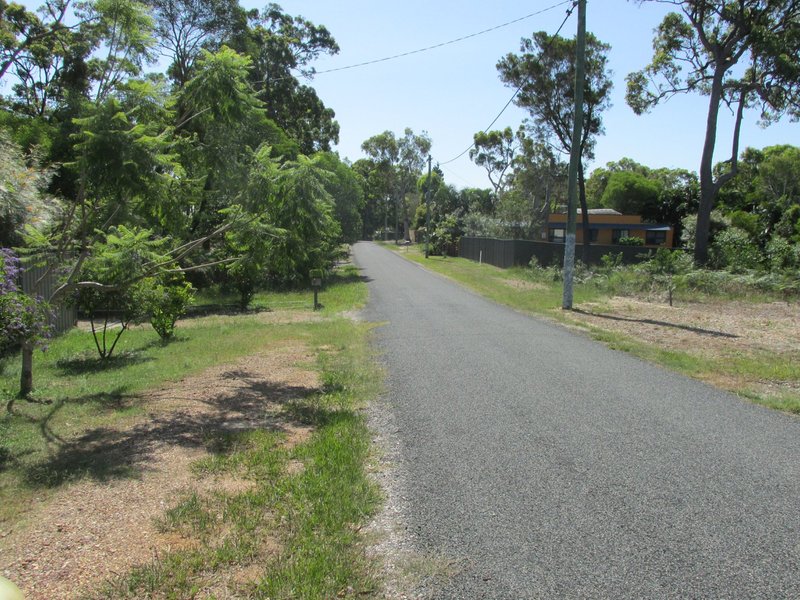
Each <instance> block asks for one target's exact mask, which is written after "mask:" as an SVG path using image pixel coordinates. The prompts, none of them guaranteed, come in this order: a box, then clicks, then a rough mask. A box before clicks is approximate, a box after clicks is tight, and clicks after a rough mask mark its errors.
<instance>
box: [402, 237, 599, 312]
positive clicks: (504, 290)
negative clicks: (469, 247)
mask: <svg viewBox="0 0 800 600" xmlns="http://www.w3.org/2000/svg"><path fill="white" fill-rule="evenodd" d="M387 247H389V248H391V249H396V248H397V247H396V246H394V245H387ZM396 251H397V252H398V254H400V255H401V256H404V257H405V258H407V259H408V260H411V261H414V262H416V263H419V264H421V265H423V266H424V267H426V268H427V269H430V270H431V271H434V272H436V273H439V274H441V275H445V276H446V277H449V278H450V279H453V280H455V281H457V282H459V283H461V284H462V285H464V286H466V287H468V288H470V289H472V290H474V291H475V292H477V293H479V294H481V295H482V296H485V297H487V298H490V299H492V300H494V301H495V302H498V303H500V304H505V305H506V306H510V307H512V308H515V309H517V310H521V311H526V312H532V313H536V314H542V315H548V316H550V317H553V318H560V314H559V311H560V308H561V301H562V288H561V282H541V281H534V280H532V279H531V278H529V277H527V276H526V271H525V269H520V268H516V269H500V268H498V267H494V266H492V265H488V264H478V263H476V262H475V261H472V260H467V259H465V258H456V257H446V258H443V257H441V256H430V257H429V258H427V259H426V258H425V256H424V254H423V253H422V251H421V249H420V248H419V247H416V246H410V247H404V248H402V249H397V250H396ZM598 298H600V293H599V292H598V291H597V289H596V288H595V287H594V286H584V285H580V284H578V285H576V286H575V289H574V302H575V303H576V304H578V303H580V302H588V301H592V300H596V299H598Z"/></svg>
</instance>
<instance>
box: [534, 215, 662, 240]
mask: <svg viewBox="0 0 800 600" xmlns="http://www.w3.org/2000/svg"><path fill="white" fill-rule="evenodd" d="M582 222H583V221H582V217H581V211H580V210H578V224H577V230H576V234H575V235H576V239H575V241H576V243H583V226H582ZM566 228H567V215H566V214H564V213H555V214H551V215H550V218H549V219H548V220H547V239H548V240H549V241H551V242H556V243H563V242H564V238H565V234H566ZM589 236H590V238H589V243H591V244H605V245H614V244H618V243H619V240H621V239H622V238H634V237H635V238H640V239H641V240H642V242H644V246H646V247H650V248H659V247H664V248H672V242H673V239H672V237H673V231H672V227H670V226H669V225H661V224H657V223H642V217H640V216H639V215H623V214H621V213H618V212H617V211H615V210H611V209H594V210H591V209H590V210H589Z"/></svg>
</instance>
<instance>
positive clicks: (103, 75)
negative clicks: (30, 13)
mask: <svg viewBox="0 0 800 600" xmlns="http://www.w3.org/2000/svg"><path fill="white" fill-rule="evenodd" d="M78 16H79V17H80V18H81V19H83V21H84V22H85V23H86V24H87V25H86V27H85V31H84V32H83V36H84V38H85V39H86V41H87V42H88V44H89V47H90V48H91V49H92V50H94V51H95V54H94V55H93V56H92V57H91V58H90V59H89V60H88V61H87V65H86V67H87V70H88V74H89V78H90V80H91V81H92V83H93V86H92V87H93V90H94V97H93V101H94V103H95V104H98V103H101V102H103V101H105V100H106V99H108V98H109V97H110V95H111V93H112V92H113V91H114V90H116V89H117V88H118V87H119V85H120V84H121V83H123V82H124V81H125V79H126V78H128V77H135V76H137V75H139V73H141V71H142V67H143V66H144V65H145V64H146V63H149V62H152V61H154V60H155V58H156V55H155V52H154V47H155V44H156V40H155V37H154V35H153V27H154V22H153V19H152V17H151V16H150V14H149V12H148V10H147V6H145V5H144V4H142V3H141V2H138V1H137V0H95V1H94V2H91V3H85V4H81V5H80V8H79V10H78Z"/></svg>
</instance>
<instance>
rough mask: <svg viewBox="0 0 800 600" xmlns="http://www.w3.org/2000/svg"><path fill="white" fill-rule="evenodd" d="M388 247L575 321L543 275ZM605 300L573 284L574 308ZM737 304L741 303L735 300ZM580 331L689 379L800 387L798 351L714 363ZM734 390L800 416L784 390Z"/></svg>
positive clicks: (527, 307)
mask: <svg viewBox="0 0 800 600" xmlns="http://www.w3.org/2000/svg"><path fill="white" fill-rule="evenodd" d="M386 247H388V248H390V249H392V250H394V251H396V252H398V254H400V255H402V256H404V257H405V258H407V259H408V260H411V261H414V262H416V263H419V264H421V265H423V266H425V267H426V268H428V269H430V270H431V271H434V272H436V273H439V274H441V275H445V276H446V277H449V278H450V279H453V280H455V281H457V282H459V283H461V284H462V285H464V286H466V287H468V288H469V289H471V290H473V291H475V292H477V293H478V294H481V295H482V296H484V297H486V298H489V299H491V300H494V301H495V302H498V303H500V304H505V305H506V306H510V307H512V308H514V309H517V310H520V311H524V312H529V313H534V314H538V315H543V316H547V317H549V318H553V319H556V320H559V321H569V323H570V324H572V325H574V324H575V320H574V319H568V318H567V317H568V316H569V314H570V313H566V314H565V313H564V312H563V311H562V310H561V308H560V307H561V301H562V289H563V287H562V286H563V284H562V282H561V281H553V280H550V281H548V280H546V279H544V278H543V277H542V273H541V272H540V273H535V274H534V273H533V272H532V271H531V270H530V269H525V268H521V267H515V268H511V269H500V268H497V267H494V266H492V265H487V264H483V265H480V264H478V263H476V262H474V261H471V260H467V259H462V258H454V257H447V258H443V257H440V256H431V257H429V258H428V259H425V257H424V256H423V254H422V251H421V249H420V248H418V247H413V246H412V247H403V248H399V247H397V246H395V245H394V244H386ZM620 278H624V272H623V273H622V274H618V275H617V279H620ZM619 287H620V284H619V282H617V284H616V287H614V288H613V291H614V292H615V293H619V292H620V289H619ZM623 287H624V286H623ZM723 292H724V293H723V294H722V296H721V297H726V296H727V295H729V292H728V290H723ZM698 294H699V295H700V296H701V298H707V297H708V296H707V292H702V293H700V292H698ZM748 298H749V299H750V300H753V301H757V300H759V299H763V298H765V297H764V296H760V295H753V294H750V295H749V296H748ZM766 298H767V300H772V299H773V298H772V297H766ZM607 299H608V295H607V293H606V292H604V291H603V289H602V288H601V287H598V286H597V285H595V284H593V283H591V282H589V283H585V284H584V283H576V285H575V289H574V305H576V306H577V305H579V304H581V303H583V302H594V303H599V305H600V306H602V303H603V302H604V301H606V300H607ZM737 299H741V298H739V297H737ZM681 300H682V301H686V300H690V301H691V300H697V298H696V297H694V296H692V295H691V293H690V292H689V291H686V290H684V291H683V292H682V295H681ZM582 327H584V328H585V330H586V332H587V334H588V335H590V336H591V337H592V338H593V339H596V340H598V341H600V342H603V343H604V344H606V345H607V346H609V347H611V348H614V349H616V350H621V351H623V352H628V353H630V354H633V355H635V356H637V357H639V358H642V359H644V360H647V361H650V362H653V363H656V364H659V365H661V366H663V367H665V368H668V369H671V370H673V371H677V372H679V373H682V374H684V375H687V376H689V377H695V378H698V379H704V380H706V381H714V378H715V376H718V375H727V376H730V379H731V380H736V378H737V377H739V378H745V379H749V380H751V381H773V382H777V383H779V384H780V383H787V384H792V385H796V384H797V383H800V353H798V352H795V353H787V354H785V355H781V356H776V355H774V354H772V353H765V352H750V353H747V354H745V353H738V354H731V355H728V356H721V357H718V358H710V357H704V356H700V355H698V353H697V352H692V351H680V350H667V349H664V348H660V347H658V346H656V345H654V344H648V343H646V342H644V341H642V340H640V339H637V338H633V337H630V336H626V335H623V334H621V333H617V332H611V331H607V330H604V329H600V328H598V327H594V326H582ZM731 391H733V392H735V393H738V394H739V395H741V396H743V397H745V398H748V399H750V400H752V401H754V402H757V403H759V404H763V405H764V406H769V407H771V408H776V409H778V410H783V411H786V412H790V413H794V414H800V395H798V394H797V393H793V392H790V391H785V392H778V393H775V394H771V395H765V394H763V393H757V392H754V391H753V390H752V389H750V388H748V387H747V386H746V385H744V386H741V387H737V388H736V389H733V390H731Z"/></svg>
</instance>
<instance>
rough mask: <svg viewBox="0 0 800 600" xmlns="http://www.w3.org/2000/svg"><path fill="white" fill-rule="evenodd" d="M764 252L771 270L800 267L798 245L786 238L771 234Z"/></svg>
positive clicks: (799, 247) (799, 249)
mask: <svg viewBox="0 0 800 600" xmlns="http://www.w3.org/2000/svg"><path fill="white" fill-rule="evenodd" d="M766 253H767V261H768V263H769V267H770V270H771V271H783V270H785V269H797V268H798V267H800V246H798V245H797V244H790V243H789V241H788V240H787V239H786V238H783V237H781V236H778V235H773V236H772V238H770V240H769V242H767V247H766Z"/></svg>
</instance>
